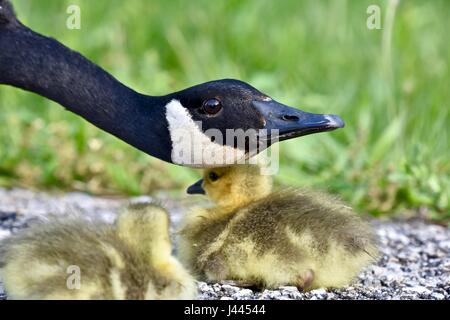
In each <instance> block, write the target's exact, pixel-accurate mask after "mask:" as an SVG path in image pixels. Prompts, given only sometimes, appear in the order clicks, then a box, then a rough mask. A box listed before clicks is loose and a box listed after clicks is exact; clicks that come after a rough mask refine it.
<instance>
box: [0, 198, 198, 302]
mask: <svg viewBox="0 0 450 320" xmlns="http://www.w3.org/2000/svg"><path fill="white" fill-rule="evenodd" d="M168 228H169V219H168V215H167V213H166V211H165V210H163V209H162V208H161V207H158V206H156V205H152V204H134V205H131V206H130V207H129V208H128V209H127V210H125V211H124V212H123V213H121V214H120V215H119V217H118V219H117V221H116V225H111V224H108V223H106V222H99V221H87V220H85V219H83V218H81V217H71V218H67V217H66V218H64V219H62V218H56V217H54V218H53V219H51V220H50V221H49V223H46V224H37V225H34V226H32V227H30V228H29V229H26V230H24V231H22V232H21V233H19V234H17V235H15V236H13V237H11V238H8V239H6V240H4V243H2V244H1V247H2V256H1V257H0V267H1V268H2V269H0V275H1V278H2V279H3V282H4V286H5V290H6V292H7V293H8V296H9V297H12V298H13V299H195V298H196V295H197V286H196V283H195V280H194V279H193V278H192V277H191V276H190V275H189V273H187V271H186V270H185V269H184V268H183V267H182V265H181V264H180V263H179V262H178V261H177V260H176V259H175V258H174V257H173V256H172V255H171V250H172V248H171V247H172V246H171V242H170V239H169V230H168ZM77 281H78V282H77Z"/></svg>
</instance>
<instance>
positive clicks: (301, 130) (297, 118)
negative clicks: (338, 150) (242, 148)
mask: <svg viewBox="0 0 450 320" xmlns="http://www.w3.org/2000/svg"><path fill="white" fill-rule="evenodd" d="M253 106H254V107H255V108H256V110H257V111H258V112H259V113H260V114H261V116H262V117H263V118H264V119H265V126H264V129H267V135H268V136H267V137H261V136H260V137H259V139H264V140H269V141H274V140H278V141H283V140H287V139H291V138H295V137H301V136H306V135H308V134H313V133H319V132H326V131H332V130H336V129H339V128H343V127H344V126H345V123H344V121H343V120H342V119H341V118H340V117H339V116H337V115H334V114H315V113H309V112H304V111H302V110H299V109H295V108H292V107H289V106H286V105H284V104H282V103H279V102H277V101H275V100H269V101H253Z"/></svg>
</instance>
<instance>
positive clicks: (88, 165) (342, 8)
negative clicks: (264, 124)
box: [0, 0, 450, 219]
mask: <svg viewBox="0 0 450 320" xmlns="http://www.w3.org/2000/svg"><path fill="white" fill-rule="evenodd" d="M13 2H14V4H15V6H16V11H17V12H18V14H19V16H20V18H21V19H22V20H23V22H24V23H26V24H28V25H30V26H32V27H33V28H34V29H35V30H37V31H39V32H41V33H43V34H46V35H50V36H52V37H55V38H57V39H59V40H60V41H62V42H63V43H65V44H66V45H68V46H70V47H72V48H74V49H76V50H78V51H80V52H82V53H83V54H84V55H86V56H87V57H89V58H90V59H92V60H93V61H95V62H96V63H98V64H100V65H101V66H102V67H104V68H105V69H106V70H108V71H109V72H111V73H112V74H114V75H115V76H116V77H117V78H118V79H120V80H121V81H122V82H124V83H125V84H127V85H129V86H131V87H133V88H136V89H137V90H139V91H142V92H147V93H151V94H155V95H158V94H164V93H167V92H171V91H175V90H178V89H181V88H184V87H187V86H190V85H193V84H196V83H201V82H204V81H207V80H212V79H220V78H238V79H242V80H244V81H247V82H249V83H251V84H253V85H254V86H256V87H258V88H259V89H261V90H262V91H264V92H266V93H267V94H269V95H271V96H273V97H274V98H275V99H277V100H279V101H281V102H284V103H286V104H290V105H296V106H298V107H300V108H302V109H303V110H306V111H311V112H318V113H319V112H323V113H336V114H339V115H341V116H342V118H343V119H344V120H345V121H346V125H347V126H346V128H344V129H341V130H338V131H336V132H333V133H325V134H318V135H312V136H308V137H304V138H300V139H296V140H293V141H286V142H283V143H282V144H281V145H280V152H281V156H280V157H281V159H280V160H281V168H280V173H279V175H278V176H277V182H278V183H279V184H294V185H309V186H314V187H317V188H325V189H328V190H330V191H331V192H335V193H337V194H340V195H341V196H342V197H343V198H344V199H346V200H347V201H350V202H351V203H352V204H353V205H355V206H357V207H358V208H359V209H360V210H361V211H369V212H371V213H373V214H376V215H381V214H386V213H391V212H396V211H404V209H415V208H418V207H424V206H425V207H427V208H429V210H430V212H431V216H432V218H434V219H449V218H450V204H449V198H450V195H449V190H450V178H449V171H450V170H449V163H450V161H449V160H450V151H449V134H448V128H449V126H450V106H449V103H448V101H450V94H449V92H450V91H449V88H450V75H449V67H450V66H449V63H450V42H449V41H448V30H450V19H448V12H450V2H448V1H446V0H435V1H421V0H411V1H400V3H399V5H398V7H397V8H396V11H395V14H394V15H392V16H393V19H392V20H389V19H388V18H387V17H388V14H387V10H392V8H393V6H392V3H393V2H389V1H387V0H386V1H381V0H375V1H373V0H370V1H369V0H367V1H344V0H334V1H331V0H330V1H313V0H310V1H296V0H292V1H288V0H286V1H278V2H277V1H272V0H253V1H238V0H218V1H207V0H196V1H184V0H180V1H162V0H160V1H140V0H130V1H119V0H113V1H110V0H97V1H95V2H93V1H88V0H70V1H69V0H67V1H53V0H41V1H26V0H14V1H13ZM389 3H391V5H389ZM69 4H78V5H80V7H81V18H82V22H81V30H68V29H67V28H66V27H65V19H66V18H67V14H66V8H67V6H68V5H69ZM371 4H377V5H379V6H380V8H381V13H382V16H381V18H382V29H381V30H368V29H367V27H366V19H367V17H368V15H367V13H366V9H367V7H368V6H369V5H371ZM389 7H390V8H391V9H388V8H389ZM391 12H392V11H391ZM0 122H1V123H2V127H1V128H0V185H3V186H14V185H16V186H17V185H21V186H27V187H30V186H32V187H41V188H67V189H80V190H84V191H89V192H93V193H121V194H123V193H125V194H140V193H149V192H153V191H155V190H159V189H167V190H169V189H170V190H173V189H178V190H182V188H184V187H185V186H186V185H187V184H189V183H191V182H192V181H194V179H195V178H196V177H197V174H196V172H195V171H193V170H191V169H187V168H181V167H176V166H171V165H168V164H164V163H162V162H161V161H158V160H155V159H152V158H150V157H148V156H146V155H144V154H142V153H140V152H138V151H136V150H134V149H132V148H131V147H129V146H127V145H126V144H124V143H123V142H121V141H118V140H117V139H116V138H114V137H112V136H109V135H108V134H105V133H103V132H100V131H99V130H97V129H96V128H94V127H93V126H91V125H90V124H88V123H86V122H85V121H84V120H82V119H80V118H79V117H77V116H74V115H72V114H69V113H67V112H66V111H64V109H63V108H61V107H58V106H56V105H55V104H54V103H52V102H49V101H47V100H45V99H42V98H40V97H37V96H35V95H33V94H30V93H25V92H22V91H19V90H16V89H12V88H7V87H0Z"/></svg>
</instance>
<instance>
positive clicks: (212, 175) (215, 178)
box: [208, 172, 219, 181]
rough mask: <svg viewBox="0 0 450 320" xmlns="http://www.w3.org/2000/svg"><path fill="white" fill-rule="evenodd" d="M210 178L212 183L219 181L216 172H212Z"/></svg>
mask: <svg viewBox="0 0 450 320" xmlns="http://www.w3.org/2000/svg"><path fill="white" fill-rule="evenodd" d="M208 178H209V180H211V181H217V180H218V179H219V175H218V174H217V173H215V172H210V173H209V174H208Z"/></svg>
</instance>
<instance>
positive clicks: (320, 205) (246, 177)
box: [179, 165, 378, 289]
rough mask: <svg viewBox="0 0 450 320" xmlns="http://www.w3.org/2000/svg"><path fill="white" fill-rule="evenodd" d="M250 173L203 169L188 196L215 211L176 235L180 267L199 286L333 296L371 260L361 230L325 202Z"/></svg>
mask: <svg viewBox="0 0 450 320" xmlns="http://www.w3.org/2000/svg"><path fill="white" fill-rule="evenodd" d="M259 171H260V168H259V167H258V166H252V165H237V166H230V167H222V168H214V169H207V170H205V171H204V175H203V179H202V180H200V181H199V182H197V183H196V184H194V185H192V186H191V187H190V188H189V189H188V193H206V194H207V196H208V197H209V198H210V199H211V200H212V201H213V202H214V203H215V206H213V207H210V208H196V209H193V210H192V211H191V212H190V214H188V215H187V217H186V218H185V220H184V223H183V227H182V229H181V230H180V232H179V236H180V239H179V256H180V259H181V260H182V262H184V263H185V265H186V266H187V267H188V268H189V269H191V271H192V272H194V273H195V274H196V275H197V276H198V277H200V278H201V279H203V280H205V281H222V280H236V281H238V282H242V283H247V284H248V283H252V284H254V285H256V286H261V287H269V288H275V287H279V286H283V285H293V286H297V287H299V288H301V289H313V288H319V287H326V288H339V287H343V286H346V285H348V284H349V283H350V282H351V281H352V280H353V279H354V278H355V277H356V276H357V275H358V273H359V272H360V271H361V270H362V269H363V268H364V267H366V266H368V265H369V264H371V263H372V262H374V261H375V259H376V258H377V256H378V250H377V247H376V243H375V239H374V235H373V233H372V231H371V228H370V226H369V225H368V223H366V222H364V221H363V220H362V219H361V218H360V217H359V216H358V215H356V214H355V213H354V212H353V211H352V210H351V208H349V207H348V206H346V205H345V204H343V203H342V202H341V201H339V200H337V199H336V198H333V197H331V196H329V195H326V194H321V193H316V192H312V191H307V190H300V189H294V188H286V189H283V190H281V191H277V192H272V180H271V177H270V176H264V175H261V174H260V172H259Z"/></svg>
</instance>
